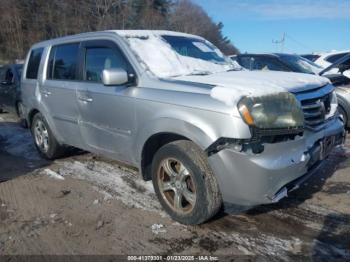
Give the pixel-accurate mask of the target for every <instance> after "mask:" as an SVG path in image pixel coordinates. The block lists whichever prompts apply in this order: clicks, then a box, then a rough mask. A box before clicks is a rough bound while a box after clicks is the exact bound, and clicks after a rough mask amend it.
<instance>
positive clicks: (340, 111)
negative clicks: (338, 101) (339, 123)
mask: <svg viewBox="0 0 350 262" xmlns="http://www.w3.org/2000/svg"><path fill="white" fill-rule="evenodd" d="M338 111H339V115H341V116H343V119H344V126H345V129H347V127H348V120H349V118H348V115H347V113H346V112H345V110H344V108H342V107H341V106H339V107H338Z"/></svg>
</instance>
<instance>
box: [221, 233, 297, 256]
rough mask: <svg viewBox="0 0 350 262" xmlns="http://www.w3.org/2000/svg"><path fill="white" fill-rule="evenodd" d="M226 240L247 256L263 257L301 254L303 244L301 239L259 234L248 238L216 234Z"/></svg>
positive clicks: (234, 234) (239, 235)
mask: <svg viewBox="0 0 350 262" xmlns="http://www.w3.org/2000/svg"><path fill="white" fill-rule="evenodd" d="M215 234H217V235H220V236H221V237H223V238H224V239H225V240H228V241H232V242H234V243H235V244H236V245H237V247H238V249H239V250H241V251H242V252H243V253H245V254H246V255H263V256H276V257H277V256H278V257H283V256H284V255H287V254H290V253H292V254H300V253H301V247H302V244H303V242H302V241H301V240H300V239H299V238H295V237H292V238H291V239H282V238H278V237H275V236H272V235H266V234H259V235H257V236H247V235H245V234H240V233H232V234H227V233H225V232H217V233H215Z"/></svg>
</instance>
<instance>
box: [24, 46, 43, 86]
mask: <svg viewBox="0 0 350 262" xmlns="http://www.w3.org/2000/svg"><path fill="white" fill-rule="evenodd" d="M43 51H44V48H37V49H33V50H32V51H31V52H30V57H29V61H28V65H27V72H26V78H27V79H37V78H38V71H39V65H40V61H41V57H42V55H43Z"/></svg>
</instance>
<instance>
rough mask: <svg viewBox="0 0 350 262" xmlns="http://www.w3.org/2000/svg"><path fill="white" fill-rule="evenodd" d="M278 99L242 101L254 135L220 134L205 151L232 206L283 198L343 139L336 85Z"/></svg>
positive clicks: (240, 106) (274, 200) (244, 113)
mask: <svg viewBox="0 0 350 262" xmlns="http://www.w3.org/2000/svg"><path fill="white" fill-rule="evenodd" d="M279 97H280V101H278V102H275V101H274V99H273V98H271V97H265V98H263V99H261V98H258V99H255V100H254V101H253V100H250V102H248V103H247V101H245V102H244V103H243V104H242V100H241V102H240V103H239V105H238V107H239V111H240V113H241V115H242V118H243V119H244V120H245V122H246V123H247V124H248V125H249V127H250V131H251V138H249V139H235V138H219V139H218V140H216V141H215V142H214V143H213V144H211V145H210V146H209V147H208V148H207V149H206V152H207V154H208V159H209V163H210V165H211V167H212V169H213V171H214V173H215V174H217V178H218V182H219V185H220V190H221V192H222V195H223V199H224V202H225V203H226V204H227V203H229V204H230V206H232V204H234V205H240V206H242V205H243V206H255V205H259V204H268V203H274V202H278V201H279V200H280V199H282V198H284V197H286V196H288V192H290V191H292V190H295V189H296V188H298V187H299V185H300V184H301V183H303V182H304V181H305V180H306V179H308V178H309V177H311V176H312V175H313V174H315V173H316V171H317V169H318V168H319V167H320V166H321V165H322V163H323V162H324V161H323V160H324V159H325V158H326V157H327V156H328V155H329V154H330V152H331V151H332V150H333V149H334V147H336V146H338V145H341V144H342V143H343V142H344V139H345V131H344V126H343V123H342V121H341V120H340V118H339V116H338V113H337V110H336V109H334V100H333V97H334V95H333V87H332V86H331V85H330V86H327V87H323V88H319V89H317V90H311V91H303V92H300V93H298V94H290V95H286V94H284V93H282V95H279ZM281 101H282V102H281ZM243 105H244V106H245V108H244V106H243ZM272 105H274V106H275V108H274V109H273V108H271V106H272ZM290 106H292V107H294V109H292V110H290ZM242 107H243V108H242ZM254 108H256V109H254ZM276 108H277V110H276ZM265 113H269V114H270V116H263V114H265ZM285 118H286V119H287V120H286V119H285ZM267 123H268V124H267ZM271 126H272V127H271Z"/></svg>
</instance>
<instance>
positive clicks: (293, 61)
mask: <svg viewBox="0 0 350 262" xmlns="http://www.w3.org/2000/svg"><path fill="white" fill-rule="evenodd" d="M280 59H281V60H282V61H284V62H285V63H286V64H288V65H289V66H290V67H292V68H294V69H295V71H296V72H300V73H306V74H318V73H319V72H321V71H322V69H323V68H322V67H320V66H319V65H317V64H315V63H314V62H311V61H310V60H308V59H306V58H303V57H301V56H298V55H284V56H280Z"/></svg>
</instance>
